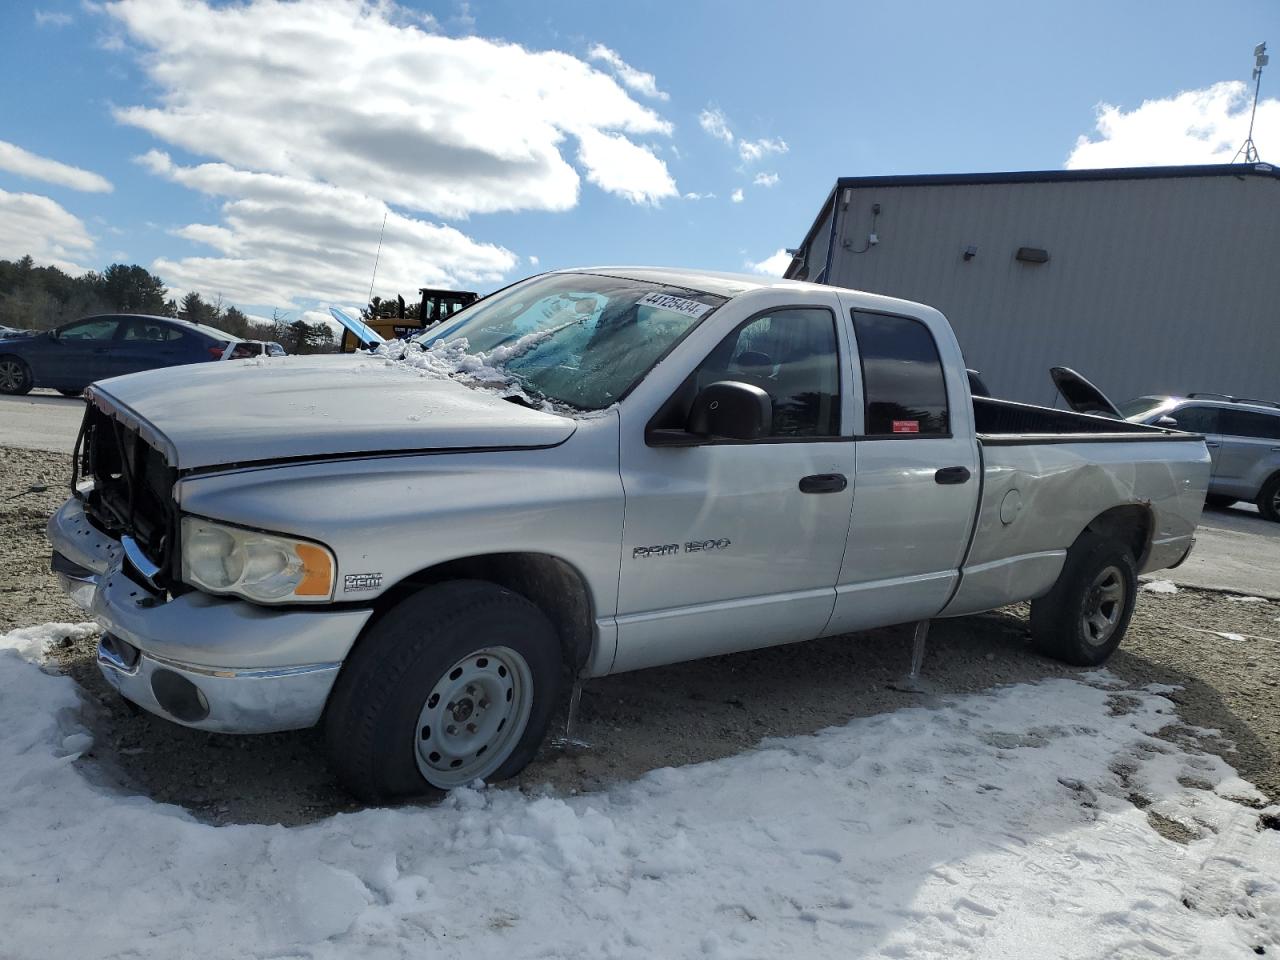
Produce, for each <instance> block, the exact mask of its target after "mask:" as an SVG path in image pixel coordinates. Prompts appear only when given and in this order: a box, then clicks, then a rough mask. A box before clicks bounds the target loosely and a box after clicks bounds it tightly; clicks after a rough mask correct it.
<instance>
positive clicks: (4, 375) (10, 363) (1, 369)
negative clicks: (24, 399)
mask: <svg viewBox="0 0 1280 960" xmlns="http://www.w3.org/2000/svg"><path fill="white" fill-rule="evenodd" d="M21 385H22V367H20V366H18V361H17V360H0V390H17V389H18V387H20V386H21Z"/></svg>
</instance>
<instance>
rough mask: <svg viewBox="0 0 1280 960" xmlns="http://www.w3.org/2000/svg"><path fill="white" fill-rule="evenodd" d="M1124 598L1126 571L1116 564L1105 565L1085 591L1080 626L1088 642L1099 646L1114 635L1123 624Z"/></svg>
mask: <svg viewBox="0 0 1280 960" xmlns="http://www.w3.org/2000/svg"><path fill="white" fill-rule="evenodd" d="M1124 602H1125V583H1124V574H1123V573H1121V571H1120V568H1119V567H1117V566H1116V565H1115V564H1111V565H1110V566H1107V567H1104V568H1103V569H1102V571H1101V572H1100V573H1099V574H1098V575H1097V576H1096V577H1094V579H1093V583H1092V584H1091V585H1090V587H1089V590H1088V592H1087V593H1086V594H1085V600H1084V612H1083V614H1082V615H1081V618H1080V627H1081V630H1082V632H1083V633H1084V638H1085V640H1086V641H1087V642H1088V643H1090V644H1092V645H1093V646H1095V647H1099V646H1102V645H1103V644H1104V643H1106V642H1107V641H1108V640H1110V639H1111V637H1112V636H1113V635H1114V634H1115V632H1116V627H1117V626H1119V625H1120V615H1121V613H1123V612H1124Z"/></svg>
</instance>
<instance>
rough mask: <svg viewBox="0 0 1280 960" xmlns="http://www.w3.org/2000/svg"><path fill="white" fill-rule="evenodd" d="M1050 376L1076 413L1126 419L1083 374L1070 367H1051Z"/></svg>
mask: <svg viewBox="0 0 1280 960" xmlns="http://www.w3.org/2000/svg"><path fill="white" fill-rule="evenodd" d="M1049 376H1051V377H1053V385H1054V386H1055V387H1057V388H1058V393H1060V394H1062V399H1063V400H1066V401H1067V406H1069V407H1070V408H1071V409H1072V410H1074V411H1075V412H1076V413H1092V414H1095V415H1097V416H1102V417H1114V418H1115V419H1117V420H1123V419H1124V417H1123V416H1122V415H1121V413H1120V411H1119V410H1117V409H1116V405H1115V404H1114V403H1112V402H1111V400H1110V399H1109V398H1108V397H1107V395H1106V394H1105V393H1103V392H1102V391H1101V390H1099V389H1098V388H1097V387H1096V386H1094V385H1093V384H1092V383H1090V382H1089V381H1088V380H1087V379H1086V378H1085V377H1084V375H1083V374H1080V373H1077V372H1076V371H1074V370H1072V369H1071V368H1070V367H1050V368H1049Z"/></svg>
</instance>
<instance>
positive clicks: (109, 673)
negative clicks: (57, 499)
mask: <svg viewBox="0 0 1280 960" xmlns="http://www.w3.org/2000/svg"><path fill="white" fill-rule="evenodd" d="M48 532H49V540H50V542H51V543H52V544H53V548H54V561H53V568H54V571H55V573H57V575H58V578H59V580H60V581H61V583H62V586H63V589H64V590H65V591H66V593H67V595H68V596H69V597H70V598H71V599H72V600H73V601H74V602H75V603H76V604H77V605H79V606H81V607H82V608H84V609H85V610H87V611H88V612H89V613H90V614H91V615H92V616H93V618H94V619H95V620H96V621H98V623H99V624H101V625H102V627H103V629H104V631H105V633H104V635H103V637H102V640H101V641H100V642H99V645H98V666H99V668H100V669H101V670H102V675H103V676H104V677H105V678H106V680H107V682H108V683H110V684H111V685H112V686H113V687H114V688H115V689H116V690H118V691H119V692H120V693H121V694H122V695H123V696H124V697H126V698H127V699H129V700H132V701H133V702H134V703H136V704H137V705H138V706H140V707H142V708H144V709H146V710H149V711H151V712H152V713H155V714H157V715H159V716H162V717H164V718H166V719H168V720H172V721H174V722H175V723H181V724H183V725H184V726H188V727H195V728H197V729H201V730H214V731H218V732H221V733H271V732H275V731H279V730H296V729H300V728H303V727H309V726H312V725H314V724H315V723H316V722H317V721H318V720H319V719H320V715H321V713H322V712H323V711H324V705H325V702H326V701H327V700H328V697H329V691H330V689H331V688H332V686H333V682H334V680H335V679H336V678H337V675H338V670H339V668H340V667H341V666H342V661H343V659H344V658H345V657H346V655H347V651H348V650H350V649H351V645H352V644H353V643H354V642H355V639H356V637H357V636H358V635H359V633H360V630H361V629H362V628H363V627H364V624H365V621H366V620H368V618H369V616H370V614H371V612H372V611H370V610H304V611H299V610H273V609H270V608H267V607H262V606H258V605H256V604H251V603H247V602H244V601H239V600H226V599H221V598H216V597H211V596H209V595H207V594H203V593H199V592H191V593H186V594H183V595H182V596H180V597H176V598H174V599H172V600H168V601H166V600H165V597H164V595H163V594H160V593H155V592H153V591H151V590H149V589H147V588H146V587H144V586H142V585H141V584H140V583H138V582H137V581H135V580H134V579H131V578H130V577H129V576H128V575H127V574H126V573H125V572H124V568H125V562H126V561H125V557H124V553H123V551H122V550H121V547H120V544H119V543H118V542H117V541H115V540H112V539H111V538H110V537H107V536H106V535H105V534H103V533H101V532H99V531H98V530H97V528H95V527H93V525H92V524H90V523H89V522H88V520H87V518H86V517H85V516H84V513H83V511H82V509H81V506H80V503H79V501H77V500H75V499H71V500H68V501H67V502H66V503H65V504H63V506H62V508H61V509H60V510H59V511H58V512H57V513H56V514H54V516H53V518H52V519H51V520H50V521H49V530H48Z"/></svg>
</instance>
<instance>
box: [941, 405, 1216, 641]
mask: <svg viewBox="0 0 1280 960" xmlns="http://www.w3.org/2000/svg"><path fill="white" fill-rule="evenodd" d="M975 408H978V409H977V413H978V421H979V423H978V427H979V434H978V447H979V451H980V453H981V456H982V463H983V471H982V490H981V494H980V497H979V504H978V515H977V519H976V523H975V527H974V531H973V537H972V541H971V543H970V545H969V550H968V553H967V555H966V558H965V562H964V565H963V567H962V571H961V581H960V585H959V587H958V588H957V589H956V592H955V594H954V596H953V597H952V599H951V601H950V603H949V604H948V605H947V607H946V608H945V610H944V611H943V614H942V615H943V616H960V615H964V614H968V613H976V612H978V611H981V610H989V609H992V608H994V607H997V606H1002V605H1004V604H1007V603H1011V602H1015V601H1019V600H1028V599H1034V598H1035V597H1038V596H1042V595H1043V594H1045V593H1046V592H1048V590H1049V589H1050V588H1051V587H1052V586H1053V583H1054V581H1055V580H1056V579H1057V578H1058V574H1059V572H1060V571H1061V569H1062V564H1063V560H1064V558H1065V556H1066V551H1067V548H1068V547H1070V546H1071V544H1072V543H1074V542H1075V539H1076V538H1077V537H1078V536H1079V535H1080V534H1081V533H1082V532H1083V531H1084V530H1085V528H1086V527H1088V526H1089V525H1090V524H1091V523H1093V522H1094V521H1095V520H1097V519H1098V518H1099V517H1101V516H1102V515H1103V514H1106V513H1107V512H1108V511H1117V510H1126V509H1127V510H1128V511H1129V513H1128V514H1113V516H1124V517H1125V518H1126V519H1128V520H1140V521H1141V522H1142V526H1143V527H1145V531H1144V535H1143V537H1142V540H1143V542H1144V544H1145V547H1144V548H1143V549H1142V550H1141V551H1140V552H1141V554H1142V555H1141V556H1138V557H1137V560H1138V565H1139V567H1140V569H1141V570H1143V571H1148V570H1158V569H1162V568H1164V567H1168V566H1172V565H1173V564H1176V563H1177V562H1178V561H1179V560H1180V559H1181V558H1182V557H1183V556H1185V554H1186V552H1187V551H1188V550H1189V549H1190V547H1191V542H1192V537H1193V534H1194V531H1195V528H1196V524H1197V522H1198V521H1199V518H1200V512H1201V510H1202V509H1203V506H1204V494H1205V489H1206V487H1207V485H1208V481H1209V456H1208V451H1207V450H1206V449H1205V446H1204V442H1203V440H1202V438H1200V437H1197V436H1194V435H1190V434H1182V433H1177V432H1172V431H1161V430H1153V429H1151V428H1144V427H1137V425H1134V424H1129V423H1126V422H1124V421H1113V420H1107V419H1105V418H1100V417H1093V416H1087V415H1082V414H1075V413H1071V412H1068V411H1061V410H1048V409H1045V408H1036V407H1029V406H1027V405H1023V404H1008V403H1006V402H1004V401H982V400H979V401H975ZM983 408H985V412H986V415H985V416H984V409H983ZM1014 408H1021V409H1014ZM993 411H994V412H993ZM984 421H985V422H984ZM993 421H1002V424H1001V425H1004V424H1008V425H1013V424H1016V423H1020V424H1021V425H1023V426H1025V427H1029V428H1031V429H1032V430H1035V429H1037V428H1038V429H1039V430H1040V431H1044V432H1027V433H1013V432H1008V433H1003V432H1002V433H990V432H984V431H983V427H984V426H986V427H987V428H988V429H989V428H990V427H991V426H992V425H994V424H993ZM1046 427H1049V428H1050V429H1051V430H1052V431H1053V432H1052V433H1050V432H1048V431H1047V430H1045V428H1046ZM1135 427H1137V428H1136V429H1135Z"/></svg>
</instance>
